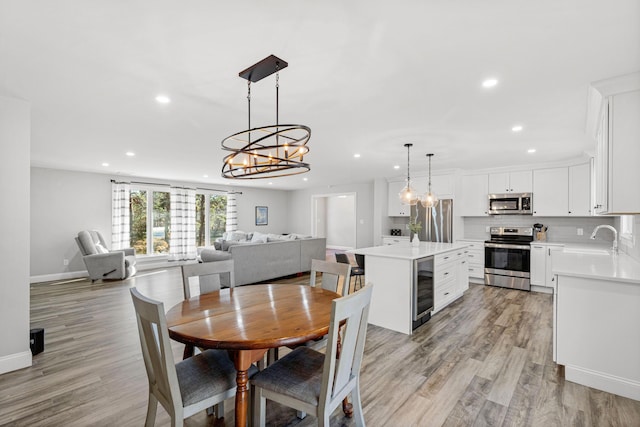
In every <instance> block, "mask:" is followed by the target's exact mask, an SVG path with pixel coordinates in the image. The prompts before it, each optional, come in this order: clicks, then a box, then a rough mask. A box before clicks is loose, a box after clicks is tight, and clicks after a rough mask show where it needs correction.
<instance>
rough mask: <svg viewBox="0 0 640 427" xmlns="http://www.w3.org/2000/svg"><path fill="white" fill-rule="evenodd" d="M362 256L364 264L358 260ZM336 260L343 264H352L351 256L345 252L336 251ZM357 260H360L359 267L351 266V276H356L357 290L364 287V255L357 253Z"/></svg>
mask: <svg viewBox="0 0 640 427" xmlns="http://www.w3.org/2000/svg"><path fill="white" fill-rule="evenodd" d="M360 256H361V257H362V258H363V259H362V264H363V265H362V266H360V263H359V262H358V257H360ZM336 261H338V262H341V263H343V264H351V261H349V257H348V256H347V254H345V253H337V252H336ZM356 262H358V267H354V266H351V277H352V278H353V277H355V278H356V280H355V282H356V283H355V290H356V291H357V290H358V289H360V288H361V287H362V276H364V255H358V254H356Z"/></svg>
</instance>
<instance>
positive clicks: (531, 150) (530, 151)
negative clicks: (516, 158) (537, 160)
mask: <svg viewBox="0 0 640 427" xmlns="http://www.w3.org/2000/svg"><path fill="white" fill-rule="evenodd" d="M535 152H536V149H535V148H529V149H528V150H527V153H529V154H531V153H535Z"/></svg>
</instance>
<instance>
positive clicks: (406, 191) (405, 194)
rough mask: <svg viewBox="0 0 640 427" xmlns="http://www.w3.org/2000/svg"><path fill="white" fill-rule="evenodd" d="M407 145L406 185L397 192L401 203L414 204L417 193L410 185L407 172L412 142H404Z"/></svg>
mask: <svg viewBox="0 0 640 427" xmlns="http://www.w3.org/2000/svg"><path fill="white" fill-rule="evenodd" d="M404 146H405V147H407V185H405V186H404V188H403V189H402V190H401V191H400V192H399V193H398V197H399V198H400V203H402V204H403V205H409V206H415V205H416V203H418V193H417V192H416V191H415V190H414V189H413V187H411V176H410V174H409V160H410V158H409V150H410V149H411V147H413V144H404Z"/></svg>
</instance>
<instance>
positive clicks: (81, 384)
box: [0, 268, 640, 427]
mask: <svg viewBox="0 0 640 427" xmlns="http://www.w3.org/2000/svg"><path fill="white" fill-rule="evenodd" d="M279 282H285V283H306V282H308V275H305V276H302V277H299V278H289V279H284V280H280V281H279ZM131 286H137V287H138V288H139V289H140V290H141V292H142V293H143V294H145V295H148V296H150V297H151V298H154V299H159V300H161V301H163V302H164V303H165V309H168V308H169V307H170V306H172V305H174V304H176V303H177V302H179V301H180V300H181V298H182V289H181V281H180V272H179V270H178V269H175V268H173V269H167V270H158V271H151V272H144V273H142V274H139V275H138V276H136V277H135V278H132V279H129V280H126V281H122V282H109V283H96V284H91V283H89V281H87V280H79V281H71V282H68V283H48V284H35V285H32V286H31V324H32V327H43V328H45V335H46V344H45V351H44V353H41V354H39V355H37V356H35V357H34V360H33V366H32V367H31V368H27V369H23V370H20V371H16V372H11V373H8V374H4V375H1V376H0V425H16V426H141V425H143V423H144V416H145V411H146V405H147V379H146V374H145V370H144V366H143V362H142V358H141V354H140V344H139V341H138V335H137V334H138V333H137V329H136V322H135V318H134V311H133V306H132V303H131V297H130V295H129V291H128V289H129V287H131ZM551 319H552V318H551V297H550V296H549V295H544V294H537V293H528V292H521V291H515V290H506V289H499V288H492V287H485V286H481V285H471V287H470V289H469V290H468V291H467V292H466V294H465V295H464V297H463V298H461V299H460V300H458V301H457V302H455V303H454V304H453V305H451V306H450V307H449V308H447V309H445V310H444V311H443V312H441V313H439V314H437V315H435V316H434V317H433V318H432V319H431V320H430V321H429V322H428V323H426V324H425V325H423V326H422V327H420V328H419V329H418V330H417V331H416V333H415V334H414V335H413V336H412V337H408V336H405V335H402V334H399V333H395V332H391V331H388V330H385V329H382V328H379V327H375V326H371V325H370V326H369V331H368V336H367V346H366V349H365V359H364V365H363V368H362V372H361V388H362V399H363V405H364V412H365V414H364V415H365V419H366V421H367V424H368V425H369V426H372V427H376V426H441V425H445V426H470V425H487V426H501V425H505V426H571V425H576V426H609V425H611V426H639V425H640V402H637V401H633V400H630V399H625V398H622V397H618V396H614V395H611V394H608V393H604V392H600V391H597V390H593V389H590V388H587V387H583V386H580V385H577V384H574V383H571V382H566V381H564V380H563V379H562V378H560V377H559V376H558V372H557V369H556V366H555V365H554V364H553V362H552V361H551V332H552V331H551ZM8 326H9V325H3V327H8ZM9 327H10V326H9ZM181 354H182V346H181V345H179V344H177V343H176V345H175V347H174V355H175V358H176V360H179V359H180V357H181ZM226 410H227V412H226V414H225V419H224V421H223V422H214V420H213V419H212V417H207V416H206V414H205V413H204V412H202V413H200V414H196V415H194V416H193V417H191V418H189V419H188V420H187V423H186V425H188V426H205V425H209V426H210V425H216V426H221V425H227V426H231V425H233V402H232V401H228V403H227V405H226ZM267 417H268V418H267V422H268V424H269V425H278V426H287V425H288V426H291V425H299V426H309V425H315V419H314V418H313V417H310V416H309V417H307V418H306V419H305V420H302V421H300V420H298V419H296V418H295V412H294V411H293V410H290V409H288V408H283V407H281V406H279V405H277V404H272V403H271V402H270V403H269V404H268V407H267ZM168 424H169V418H168V416H167V415H166V412H165V411H164V410H163V409H162V408H161V407H160V406H159V407H158V417H157V423H156V425H159V426H166V425H168ZM332 425H339V426H343V425H344V426H352V425H354V424H353V422H352V421H351V420H349V419H346V418H344V417H343V416H342V414H341V412H340V410H337V411H336V412H334V415H333V423H332Z"/></svg>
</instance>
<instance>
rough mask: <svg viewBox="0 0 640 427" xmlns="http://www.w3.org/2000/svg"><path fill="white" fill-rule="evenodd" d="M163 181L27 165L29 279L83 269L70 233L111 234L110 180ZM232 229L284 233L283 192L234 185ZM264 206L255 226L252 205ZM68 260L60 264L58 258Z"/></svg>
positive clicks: (285, 205) (72, 273)
mask: <svg viewBox="0 0 640 427" xmlns="http://www.w3.org/2000/svg"><path fill="white" fill-rule="evenodd" d="M112 178H113V179H117V180H118V181H144V182H150V183H155V184H167V183H169V182H168V181H163V180H157V179H142V178H133V177H123V176H111V175H107V174H97V173H86V172H75V171H66V170H56V169H45V168H36V167H34V168H31V204H32V215H31V228H32V238H31V271H30V274H31V280H32V281H45V280H57V279H61V278H67V277H78V275H79V274H78V273H79V272H82V271H85V270H86V268H85V266H84V263H83V261H82V257H81V256H80V253H79V251H78V247H77V245H76V242H75V240H74V237H75V236H76V235H77V234H78V231H80V230H87V229H96V230H99V231H101V232H102V233H103V235H104V236H105V237H106V238H107V239H108V236H110V235H111V182H110V181H111V179H112ZM171 184H174V185H180V186H188V187H202V188H212V189H221V190H229V189H231V188H230V187H228V186H219V185H212V186H207V185H202V184H195V183H184V182H173V183H171ZM234 190H238V191H242V194H239V195H238V196H237V205H238V229H239V230H245V231H251V230H260V231H261V232H264V233H285V232H287V231H288V230H289V226H288V215H289V206H288V193H287V192H286V191H279V190H261V189H254V188H248V189H247V188H242V189H238V188H234ZM256 206H267V207H269V224H268V225H266V226H259V227H256V225H255V207H256ZM64 259H68V260H69V265H68V266H64V265H63V260H64Z"/></svg>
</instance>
